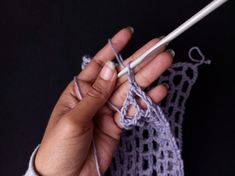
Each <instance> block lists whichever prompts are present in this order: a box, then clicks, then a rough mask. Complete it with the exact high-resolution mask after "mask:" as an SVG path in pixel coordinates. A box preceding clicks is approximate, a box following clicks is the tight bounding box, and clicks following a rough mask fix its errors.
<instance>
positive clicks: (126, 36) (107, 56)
mask: <svg viewBox="0 0 235 176" xmlns="http://www.w3.org/2000/svg"><path fill="white" fill-rule="evenodd" d="M133 31H134V30H133V28H132V27H127V28H124V29H122V30H120V31H119V32H118V33H116V34H115V35H114V36H113V38H112V39H111V41H112V44H113V46H114V48H115V49H116V51H117V52H120V51H121V50H122V49H123V48H124V47H125V46H126V45H127V43H128V42H129V40H130V39H131V36H132V34H133ZM114 57H115V55H114V53H113V51H112V49H111V47H110V46H109V44H108V43H107V44H106V45H105V46H104V47H103V48H102V49H101V50H100V51H98V52H97V54H96V55H95V56H94V58H93V59H92V61H91V62H90V63H89V64H88V65H87V66H86V69H84V70H83V71H82V72H81V73H80V74H79V75H78V79H80V80H83V81H86V82H90V83H93V82H94V81H95V79H96V78H97V75H98V73H99V72H100V70H101V68H102V67H103V66H104V64H105V63H106V62H107V61H109V60H112V59H113V58H114Z"/></svg>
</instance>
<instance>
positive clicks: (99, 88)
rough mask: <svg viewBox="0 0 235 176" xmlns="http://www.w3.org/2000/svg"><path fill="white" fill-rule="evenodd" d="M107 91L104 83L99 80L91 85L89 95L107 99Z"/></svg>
mask: <svg viewBox="0 0 235 176" xmlns="http://www.w3.org/2000/svg"><path fill="white" fill-rule="evenodd" d="M107 94H108V93H107V91H106V90H105V89H104V87H103V85H102V84H101V83H99V82H96V83H95V84H93V85H92V86H91V88H90V89H89V91H88V93H87V95H88V96H90V97H92V98H95V99H106V97H107Z"/></svg>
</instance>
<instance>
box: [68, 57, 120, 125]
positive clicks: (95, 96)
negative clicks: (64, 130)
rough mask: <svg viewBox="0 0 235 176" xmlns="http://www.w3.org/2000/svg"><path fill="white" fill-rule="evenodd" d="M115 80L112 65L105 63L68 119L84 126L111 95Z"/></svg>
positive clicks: (115, 72) (115, 74)
mask: <svg viewBox="0 0 235 176" xmlns="http://www.w3.org/2000/svg"><path fill="white" fill-rule="evenodd" d="M116 79H117V71H116V69H115V66H114V63H113V62H111V61H108V62H106V64H105V65H104V67H103V68H102V70H101V71H100V73H99V76H98V77H97V79H96V80H95V82H94V84H93V85H92V86H91V87H90V88H89V90H88V92H87V94H86V95H85V97H84V98H83V99H82V101H80V102H79V103H78V105H77V106H75V108H74V109H73V110H72V111H71V114H70V117H71V118H73V120H75V122H76V123H77V124H79V125H81V126H86V125H87V124H88V123H90V121H91V120H92V118H93V117H94V116H95V114H96V113H97V111H98V110H99V109H100V108H101V107H102V106H103V105H104V104H105V103H106V102H107V100H108V98H109V97H110V95H111V94H112V92H113V90H114V87H115V83H116Z"/></svg>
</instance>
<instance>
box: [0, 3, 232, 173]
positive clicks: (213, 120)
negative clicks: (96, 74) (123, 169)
mask: <svg viewBox="0 0 235 176" xmlns="http://www.w3.org/2000/svg"><path fill="white" fill-rule="evenodd" d="M209 2H210V1H209V0H184V1H183V0H182V1H173V0H162V1H159V0H146V1H136V0H129V1H127V0H119V1H104V0H99V1H91V0H86V1H80V0H77V1H62V0H61V1H50V2H48V1H46V0H37V1H32V0H20V1H19V0H18V1H17V0H1V1H0V46H1V47H0V51H1V52H0V61H1V62H0V135H1V138H0V140H1V143H0V160H1V162H0V175H10V176H11V175H12V176H13V175H22V174H23V173H24V172H25V170H26V169H27V164H28V161H29V157H30V155H31V153H32V151H33V149H34V148H35V146H36V145H37V144H38V143H40V140H41V138H42V135H43V132H44V129H45V127H46V124H47V121H48V118H49V116H50V112H51V110H52V108H53V106H54V104H55V103H56V101H57V99H58V97H59V95H60V93H61V92H62V90H63V89H64V88H65V86H66V85H67V84H68V82H69V81H70V80H71V79H72V78H73V76H74V75H75V74H77V73H78V72H79V71H80V63H81V59H80V58H81V56H82V55H83V54H87V53H89V54H91V55H92V54H94V53H95V52H96V51H98V50H99V49H100V48H101V47H102V46H103V45H104V44H105V43H106V42H107V38H109V37H111V36H112V35H113V34H114V33H115V32H117V31H118V30H119V29H120V28H122V27H126V26H129V25H131V26H133V27H134V28H135V34H134V36H133V39H132V40H131V43H130V44H129V45H128V46H127V48H126V49H125V50H124V51H123V52H122V54H123V56H128V55H130V54H131V53H132V52H134V51H135V50H136V49H138V48H139V47H141V46H142V45H143V44H144V43H146V42H147V41H148V40H150V39H152V38H154V37H157V36H161V35H166V34H167V33H169V32H170V31H171V30H173V29H174V28H175V27H177V26H178V25H179V24H181V23H182V22H183V21H185V20H186V19H187V18H189V17H190V16H192V15H193V14H194V13H196V12H197V11H198V10H199V9H201V8H202V7H204V6H205V5H206V4H208V3H209ZM234 5H235V3H234V1H229V2H228V3H227V4H225V5H223V7H220V8H219V9H218V10H216V11H215V12H213V13H212V14H210V15H209V16H208V17H206V18H205V19H204V20H202V21H201V22H199V23H198V24H196V25H195V26H194V27H193V28H191V29H189V30H188V31H187V32H185V33H184V34H183V35H181V36H180V37H178V38H177V39H175V40H174V41H173V42H172V43H171V44H170V47H171V48H173V49H174V50H175V52H176V57H175V60H174V61H175V62H178V61H189V59H188V57H187V52H188V50H189V49H190V48H191V47H192V46H194V45H197V46H199V47H200V48H201V50H202V52H203V53H204V54H205V55H206V57H207V58H208V59H211V60H212V64H211V65H209V66H208V65H204V66H202V67H200V71H199V79H198V81H197V83H196V85H195V86H194V87H193V90H192V94H191V97H190V99H189V100H188V102H187V107H186V109H187V110H186V114H185V121H184V149H183V158H184V162H185V173H186V175H190V176H204V175H205V176H208V175H213V176H224V175H225V176H227V175H228V176H230V175H235V161H234V158H235V151H234V149H235V145H234V140H235V128H234V126H235V120H234V118H235V107H234V98H235V93H234V88H235V86H234V81H235V78H234V59H235V57H234V50H235V49H234V41H235V35H234V31H235V30H234V16H235V13H234V12H235V6H234Z"/></svg>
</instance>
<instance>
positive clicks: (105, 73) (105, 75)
mask: <svg viewBox="0 0 235 176" xmlns="http://www.w3.org/2000/svg"><path fill="white" fill-rule="evenodd" d="M114 70H115V66H114V63H113V62H111V61H108V62H106V63H105V65H104V67H103V68H102V70H101V72H100V77H101V78H102V79H103V80H106V81H108V80H111V79H112V77H113V74H114Z"/></svg>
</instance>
